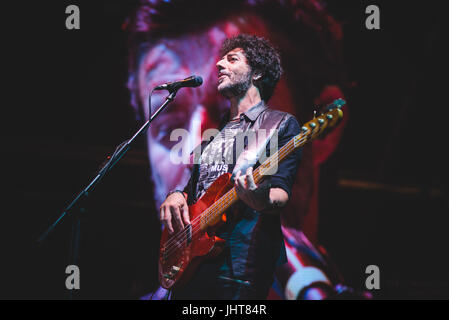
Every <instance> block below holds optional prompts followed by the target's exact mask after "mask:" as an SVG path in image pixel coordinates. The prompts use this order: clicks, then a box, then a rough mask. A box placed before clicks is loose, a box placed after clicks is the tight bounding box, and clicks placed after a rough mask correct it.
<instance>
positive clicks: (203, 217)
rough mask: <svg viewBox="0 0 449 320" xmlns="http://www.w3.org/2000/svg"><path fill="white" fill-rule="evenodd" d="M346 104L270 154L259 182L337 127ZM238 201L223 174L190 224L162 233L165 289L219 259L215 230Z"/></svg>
mask: <svg viewBox="0 0 449 320" xmlns="http://www.w3.org/2000/svg"><path fill="white" fill-rule="evenodd" d="M345 104H346V102H345V101H344V100H342V99H337V100H335V101H334V102H333V103H331V104H330V105H328V106H327V107H326V112H325V113H323V114H321V115H319V116H315V117H314V118H313V119H312V120H310V121H309V122H307V123H306V124H305V125H304V126H303V127H302V128H301V132H300V133H299V134H298V135H296V136H295V137H293V138H292V139H291V140H290V141H288V142H287V143H286V144H285V145H284V146H283V147H282V148H280V149H279V150H278V151H277V152H276V153H275V154H273V155H271V156H270V157H269V158H268V159H267V160H266V161H264V162H263V163H262V164H261V165H260V166H259V167H257V169H255V170H254V172H253V178H254V182H255V183H256V184H257V183H259V182H260V181H261V180H262V178H263V177H264V173H266V172H269V170H270V168H271V164H272V162H273V161H279V162H280V161H282V160H283V159H285V158H286V157H287V156H289V155H290V154H291V153H292V152H293V151H294V150H296V149H298V148H300V147H301V146H303V145H305V144H306V143H307V142H308V141H310V140H313V139H315V138H317V137H319V136H322V135H323V134H325V132H328V130H329V129H331V128H333V127H335V126H336V125H337V124H338V123H339V122H340V120H341V119H342V117H343V111H342V110H341V107H342V106H343V105H345ZM237 200H238V197H237V193H236V190H235V188H234V184H233V182H232V181H231V174H230V173H225V174H223V175H221V176H220V177H219V178H218V179H217V180H215V181H214V183H213V184H212V185H211V186H210V187H209V189H208V190H207V191H206V193H205V194H204V195H203V196H202V197H201V198H200V199H198V201H197V202H196V203H195V204H193V205H191V206H189V215H190V224H189V225H187V226H185V228H184V229H182V230H180V231H178V232H174V233H173V234H171V235H170V234H169V233H168V231H167V229H166V228H165V229H164V230H163V231H162V236H161V242H160V251H159V282H160V284H161V286H162V287H164V288H165V289H170V288H172V287H174V286H182V285H183V284H185V283H186V282H187V281H188V280H189V279H190V277H191V276H192V274H193V272H194V271H195V269H196V268H197V266H198V265H199V264H200V263H201V262H202V261H203V260H204V259H207V258H208V257H215V256H217V255H218V254H219V253H220V252H221V251H222V248H223V245H224V240H223V239H220V238H219V237H217V236H215V235H214V230H216V229H217V228H218V227H220V226H221V225H222V224H223V223H226V213H225V212H226V210H227V209H229V207H230V206H231V205H232V204H234V203H235V202H236V201H237Z"/></svg>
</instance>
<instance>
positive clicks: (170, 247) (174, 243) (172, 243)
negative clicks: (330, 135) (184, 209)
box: [164, 126, 327, 258]
mask: <svg viewBox="0 0 449 320" xmlns="http://www.w3.org/2000/svg"><path fill="white" fill-rule="evenodd" d="M326 127H327V126H326ZM322 129H323V127H322V126H319V127H317V130H316V132H314V131H315V130H312V134H316V133H318V132H319V131H321V130H322ZM312 134H308V135H307V136H302V137H301V138H297V137H298V136H299V135H301V133H300V134H298V136H296V137H294V138H292V139H291V140H290V141H288V142H287V143H286V144H285V146H284V147H282V148H281V149H279V150H278V151H277V152H276V153H275V154H274V155H273V156H272V157H270V158H269V159H268V160H267V161H266V162H265V163H269V162H271V160H270V159H272V158H274V157H275V156H276V155H277V154H279V155H278V157H280V159H281V161H282V160H283V158H284V157H285V156H286V155H288V154H289V153H290V152H291V151H293V150H294V149H296V148H298V147H300V146H301V145H297V146H295V144H300V143H302V142H304V141H307V140H308V138H311V137H312ZM295 139H299V141H297V143H295V142H294V140H295ZM291 144H293V149H292V148H291ZM289 145H290V146H289ZM269 160H270V161H269ZM265 163H263V164H262V165H261V166H260V167H259V168H262V170H263V167H264V165H265ZM259 168H258V169H257V170H256V171H255V172H254V178H255V179H256V176H257V178H259V177H260V175H258V173H259ZM262 170H260V171H262ZM232 193H234V194H235V187H234V188H232V189H231V190H229V191H228V192H227V193H226V194H225V195H224V196H222V197H221V198H220V199H219V200H218V201H217V202H215V203H214V204H213V205H212V206H211V207H209V208H208V209H206V212H204V213H202V214H201V215H199V216H198V217H196V218H195V219H194V220H192V222H193V223H196V222H197V221H198V219H201V218H204V217H205V216H206V218H205V219H204V220H206V223H205V224H206V225H207V223H209V221H210V220H212V219H219V217H218V216H215V214H216V213H219V212H220V213H222V212H223V211H225V210H226V209H227V208H226V209H224V208H225V207H226V206H227V205H232V203H229V200H231V202H232V201H233V200H235V199H233V198H234V196H235V195H233V196H232V197H229V195H230V194H232ZM216 209H219V210H218V211H217V210H216ZM207 211H210V212H207ZM210 215H212V217H208V216H210ZM192 222H191V223H190V226H192V224H193V223H192ZM192 229H193V230H192V231H191V237H192V238H193V237H194V236H195V234H196V233H197V232H198V231H199V229H201V224H197V225H196V226H194V227H193V228H192ZM188 232H189V226H186V227H185V228H184V229H183V230H180V231H179V232H177V234H176V235H174V236H175V238H180V239H179V240H177V239H174V238H173V236H172V237H171V238H170V239H169V240H168V241H167V242H166V244H165V245H166V249H165V251H164V256H165V257H166V258H168V257H169V256H171V255H172V254H173V253H174V252H176V251H177V250H178V249H180V248H183V247H185V242H186V241H187V240H188V237H187V233H188ZM183 236H185V237H183Z"/></svg>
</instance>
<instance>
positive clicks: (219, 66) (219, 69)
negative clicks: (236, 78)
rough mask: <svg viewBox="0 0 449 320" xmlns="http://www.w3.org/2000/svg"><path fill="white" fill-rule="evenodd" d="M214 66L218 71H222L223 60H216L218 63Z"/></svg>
mask: <svg viewBox="0 0 449 320" xmlns="http://www.w3.org/2000/svg"><path fill="white" fill-rule="evenodd" d="M215 66H216V67H217V69H218V71H221V70H223V69H224V68H225V67H224V62H223V59H221V60H218V62H217V64H216V65H215Z"/></svg>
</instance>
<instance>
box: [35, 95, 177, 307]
mask: <svg viewBox="0 0 449 320" xmlns="http://www.w3.org/2000/svg"><path fill="white" fill-rule="evenodd" d="M178 89H179V87H178V88H176V89H174V90H170V91H169V92H170V94H169V95H168V96H167V97H166V98H165V101H164V103H163V104H162V105H161V106H160V107H159V109H157V110H156V111H155V112H154V114H153V115H152V116H151V117H150V119H149V120H148V121H147V122H145V124H144V125H143V126H142V127H141V128H140V129H139V130H138V131H137V132H136V133H135V134H134V135H133V136H132V137H131V138H130V139H129V140H126V141H124V142H123V143H122V144H121V145H120V146H119V147H117V149H116V151H115V152H114V154H113V155H112V156H110V157H108V160H107V162H106V164H105V165H104V166H103V167H102V169H101V170H100V171H99V172H98V174H97V176H96V177H95V178H94V179H93V180H92V181H91V182H90V183H89V184H88V185H87V187H86V188H84V189H83V190H82V191H81V192H80V193H79V194H78V195H77V196H76V197H75V198H74V200H73V201H72V202H71V203H70V204H69V205H68V206H67V207H66V208H65V210H64V212H63V213H62V214H61V215H60V216H59V218H58V219H57V220H56V221H55V222H54V223H53V224H51V225H50V226H49V227H48V229H47V230H46V231H45V232H44V233H43V234H42V235H41V236H40V237H39V238H38V239H37V242H38V244H39V245H42V243H43V242H44V241H45V239H46V238H47V237H48V235H49V234H50V233H51V232H52V231H53V230H54V229H55V228H56V226H58V225H59V224H60V223H61V222H62V220H63V218H64V217H65V216H67V215H68V214H69V213H71V212H72V210H73V209H74V208H76V207H77V208H78V210H76V211H75V212H73V213H72V215H75V216H74V217H75V221H74V224H73V226H72V236H71V241H70V256H71V264H74V265H77V262H78V258H79V243H80V225H81V222H80V213H85V211H86V210H85V208H84V207H83V206H82V205H81V203H82V201H84V200H86V199H87V197H88V196H89V194H90V193H91V192H92V191H93V190H94V188H95V186H96V185H97V184H98V183H99V182H100V181H101V179H102V178H103V177H104V176H105V175H106V173H107V172H109V171H110V170H111V169H112V168H113V167H114V165H115V164H116V163H117V162H118V161H119V160H120V159H121V158H122V157H123V156H124V155H125V153H126V152H127V151H128V150H129V149H130V147H131V144H132V143H133V142H134V141H135V140H136V138H137V137H139V136H140V135H142V134H144V133H145V132H146V131H147V130H148V127H149V126H150V123H151V122H152V121H153V120H154V119H155V118H156V117H157V116H158V114H159V113H160V112H161V111H162V110H163V109H164V108H165V107H166V105H167V104H168V103H169V102H171V101H173V100H174V98H175V96H176V93H177V92H178ZM150 98H151V93H150ZM150 101H151V100H150ZM150 110H151V105H150ZM72 292H73V290H70V294H69V299H73V295H72Z"/></svg>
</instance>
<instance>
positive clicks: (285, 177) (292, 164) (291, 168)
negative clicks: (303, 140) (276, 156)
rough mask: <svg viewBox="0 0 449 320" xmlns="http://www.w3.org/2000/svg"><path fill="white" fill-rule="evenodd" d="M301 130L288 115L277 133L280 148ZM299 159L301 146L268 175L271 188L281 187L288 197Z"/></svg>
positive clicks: (294, 119) (293, 118) (296, 122)
mask: <svg viewBox="0 0 449 320" xmlns="http://www.w3.org/2000/svg"><path fill="white" fill-rule="evenodd" d="M300 131H301V128H300V126H299V123H298V121H297V120H296V118H295V117H293V116H290V117H288V119H286V120H285V124H283V125H281V127H280V130H279V135H278V139H279V140H278V147H279V149H280V148H282V147H283V146H284V145H285V144H286V143H287V142H288V141H290V140H291V139H292V138H293V137H294V136H296V135H298V134H299V133H300ZM300 160H301V148H299V149H296V150H295V151H294V152H292V153H291V154H290V155H289V156H288V157H286V158H285V159H284V160H283V161H282V162H280V163H279V164H278V170H277V172H276V173H275V174H273V175H272V176H270V178H269V182H270V184H271V188H281V189H283V190H284V191H285V192H287V194H288V197H289V198H290V196H291V189H292V186H293V182H294V180H295V177H296V173H297V171H298V167H299V162H300Z"/></svg>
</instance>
